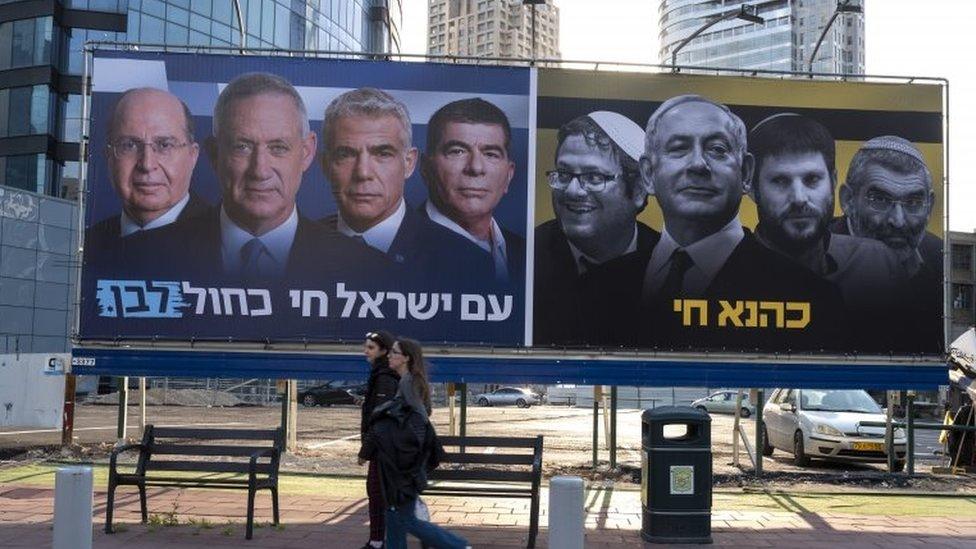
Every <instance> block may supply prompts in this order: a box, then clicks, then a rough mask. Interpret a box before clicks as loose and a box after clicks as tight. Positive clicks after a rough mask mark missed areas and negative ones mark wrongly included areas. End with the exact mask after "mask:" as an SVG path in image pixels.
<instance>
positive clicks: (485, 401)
mask: <svg viewBox="0 0 976 549" xmlns="http://www.w3.org/2000/svg"><path fill="white" fill-rule="evenodd" d="M478 406H491V403H490V402H488V399H487V398H485V397H481V398H479V399H478Z"/></svg>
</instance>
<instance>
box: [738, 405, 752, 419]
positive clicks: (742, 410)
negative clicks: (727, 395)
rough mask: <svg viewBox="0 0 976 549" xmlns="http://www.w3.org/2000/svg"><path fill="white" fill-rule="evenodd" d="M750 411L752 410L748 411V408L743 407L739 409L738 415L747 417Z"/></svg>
mask: <svg viewBox="0 0 976 549" xmlns="http://www.w3.org/2000/svg"><path fill="white" fill-rule="evenodd" d="M751 413H752V412H750V411H749V408H746V407H743V408H742V409H741V410H739V417H749V415H750V414H751Z"/></svg>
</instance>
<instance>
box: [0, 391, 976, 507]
mask: <svg viewBox="0 0 976 549" xmlns="http://www.w3.org/2000/svg"><path fill="white" fill-rule="evenodd" d="M116 410H117V408H116V407H115V406H96V405H80V406H79V407H78V408H77V413H76V422H75V436H76V442H77V443H78V446H77V447H76V448H74V449H73V450H72V451H70V452H62V451H59V450H57V449H56V445H57V444H58V442H59V441H60V433H57V432H38V431H35V430H19V431H15V430H11V429H6V430H0V458H2V459H13V460H17V461H22V460H24V459H45V458H47V459H50V458H54V459H57V458H58V457H65V458H89V459H96V460H100V459H103V458H105V456H107V453H108V452H109V451H110V449H111V445H112V444H113V443H114V442H115V429H116V427H115V425H116ZM129 414H130V417H129V425H130V428H129V431H128V434H129V437H130V438H138V436H139V433H138V408H137V407H135V406H132V407H130V409H129ZM640 414H641V411H640V410H620V411H619V413H618V427H617V430H618V450H617V461H618V465H619V468H618V470H617V471H609V470H608V469H609V468H608V467H607V464H606V462H607V461H608V460H609V452H608V450H607V449H606V446H605V442H606V439H605V438H604V423H603V419H602V417H601V421H600V437H601V438H600V442H601V448H600V461H601V464H602V465H601V466H600V467H598V468H597V470H596V471H594V470H593V469H592V467H591V459H592V449H591V440H592V438H591V437H592V421H593V416H592V411H591V410H588V409H582V408H570V407H564V406H535V407H532V408H528V409H519V408H515V407H492V408H481V407H470V408H469V409H468V420H467V433H468V434H469V435H484V436H534V435H536V434H541V435H543V436H545V453H544V462H545V469H546V476H551V475H553V474H562V473H568V474H578V475H582V476H586V477H589V478H592V479H602V478H607V479H611V478H612V479H616V480H620V481H624V482H633V481H634V480H637V479H639V471H640V433H641V421H640ZM433 420H434V423H435V426H436V427H437V429H438V432H439V433H442V434H447V433H448V432H449V429H448V411H447V408H445V407H439V408H436V409H435V411H434V415H433ZM743 421H744V422H745V428H746V430H747V432H748V433H749V434H750V438H752V434H753V433H754V432H755V423H754V421H753V420H752V419H746V420H743ZM279 422H280V409H279V408H277V407H233V408H221V407H212V408H201V407H180V406H150V407H149V408H148V412H147V423H152V424H157V425H186V426H189V425H196V426H212V427H218V426H225V427H234V426H240V427H243V426H248V427H254V426H267V427H274V426H277V425H278V424H279ZM732 422H733V420H732V417H731V416H723V415H713V416H712V452H713V456H714V461H713V470H714V473H715V477H716V483H717V485H719V486H722V485H726V486H752V485H756V486H759V485H760V483H757V482H756V481H755V480H754V477H753V476H752V475H751V469H752V467H751V464H750V462H749V458H748V456H746V455H745V454H744V453H742V454H740V461H741V463H742V465H743V468H741V469H740V468H739V467H735V466H734V465H733V464H732ZM921 433H922V432H920V436H921V438H920V440H919V441H918V444H917V445H916V452H917V454H918V456H919V457H918V462H917V463H918V465H917V467H916V468H917V471H918V472H929V471H930V469H931V467H932V465H939V464H940V462H941V460H940V459H939V457H938V456H935V455H933V454H932V450H933V449H934V448H935V447H937V446H938V444H937V442H935V441H934V440H933V436H934V435H922V434H921ZM926 436H927V437H928V438H926ZM298 443H299V449H298V451H297V452H295V453H293V454H289V455H288V456H287V457H286V458H285V459H284V461H283V468H284V469H286V470H290V471H306V472H318V473H327V474H353V475H361V474H363V469H362V468H361V467H359V466H357V465H356V452H357V450H358V448H359V409H358V408H356V407H354V406H334V407H330V408H319V407H316V408H303V407H300V408H299V413H298ZM23 448H35V449H34V450H33V451H31V452H29V453H27V454H24V453H23V452H22V451H21V450H20V449H23ZM764 468H765V471H766V473H767V474H766V475H765V481H764V483H762V484H761V485H762V486H763V487H765V488H777V487H778V488H791V489H795V488H796V487H797V485H802V486H806V487H809V488H811V489H817V488H818V487H819V488H828V489H837V488H838V487H846V488H850V489H858V488H864V487H874V488H877V487H888V486H890V487H900V488H909V489H915V490H938V491H956V490H958V489H968V490H972V489H973V488H976V481H974V480H972V479H970V478H968V477H945V476H940V475H923V476H919V477H916V478H914V479H909V478H907V477H906V476H905V475H888V474H886V473H885V472H884V470H883V467H881V466H878V465H852V464H830V463H825V462H814V465H813V466H811V467H808V468H803V469H798V468H796V467H794V466H793V465H792V462H791V459H790V456H789V455H787V454H784V453H782V452H780V451H777V452H776V453H775V454H774V456H773V457H772V458H766V459H765V460H764Z"/></svg>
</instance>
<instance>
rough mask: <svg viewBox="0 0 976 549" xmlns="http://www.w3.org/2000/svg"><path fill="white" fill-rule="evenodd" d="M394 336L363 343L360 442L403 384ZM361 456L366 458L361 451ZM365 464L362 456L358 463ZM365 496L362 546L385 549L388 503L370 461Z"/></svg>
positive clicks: (372, 336) (369, 337) (371, 336)
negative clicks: (393, 359) (392, 356)
mask: <svg viewBox="0 0 976 549" xmlns="http://www.w3.org/2000/svg"><path fill="white" fill-rule="evenodd" d="M393 343H394V339H393V334H391V333H389V332H385V331H383V330H380V331H376V332H369V333H368V334H366V342H365V343H364V344H363V354H365V355H366V360H367V361H369V364H370V371H369V381H368V382H367V385H366V394H365V395H364V397H363V412H362V418H361V419H360V424H359V432H360V440H361V441H365V440H366V433H367V432H368V431H369V418H370V416H372V415H373V411H374V410H375V409H376V407H377V406H379V405H381V404H383V403H384V402H387V401H390V400H393V397H394V396H396V392H397V386H398V384H399V383H400V376H398V375H397V373H396V372H395V371H393V370H392V369H391V368H390V362H389V352H390V349H391V348H392V347H393ZM360 455H361V456H362V455H364V453H363V451H362V450H361V449H360ZM363 463H366V460H365V459H363V458H362V457H360V458H359V464H360V465H362V464H363ZM366 495H367V496H368V497H369V541H368V542H367V543H366V544H365V545H363V547H362V549H379V548H380V547H383V540H384V538H385V536H386V521H385V520H384V519H385V518H386V504H385V502H384V501H383V487H382V485H381V481H380V473H379V468H378V467H377V464H376V461H375V460H373V459H370V460H369V468H368V469H367V470H366Z"/></svg>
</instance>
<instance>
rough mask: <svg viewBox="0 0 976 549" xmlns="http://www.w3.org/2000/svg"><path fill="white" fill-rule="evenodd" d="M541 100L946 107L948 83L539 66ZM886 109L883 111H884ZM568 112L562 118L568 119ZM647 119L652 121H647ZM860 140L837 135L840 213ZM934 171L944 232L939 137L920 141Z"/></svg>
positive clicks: (545, 160)
mask: <svg viewBox="0 0 976 549" xmlns="http://www.w3.org/2000/svg"><path fill="white" fill-rule="evenodd" d="M538 82H539V84H538V90H539V92H538V93H539V97H540V99H539V101H540V102H543V101H545V96H551V97H582V98H590V99H627V100H643V101H664V100H666V99H668V98H670V97H674V96H675V95H682V94H686V93H696V94H700V95H704V96H706V97H708V98H710V99H713V100H715V101H718V102H720V103H725V104H728V105H732V106H733V111H734V106H735V105H760V106H768V107H782V109H783V110H784V111H788V110H790V109H796V108H827V109H829V108H836V109H864V110H888V111H921V112H934V113H941V112H942V87H941V86H938V85H931V84H878V83H863V82H817V81H801V80H779V79H768V78H744V77H726V76H687V75H671V74H633V73H611V72H604V71H575V70H567V69H539V80H538ZM882 116H883V115H882ZM568 121H569V119H568V118H567V120H564V121H562V122H563V123H565V122H568ZM642 122H646V121H642ZM556 134H557V130H555V129H543V128H539V129H538V130H537V136H536V163H535V166H536V174H535V175H536V177H535V181H536V186H535V210H536V211H535V223H536V225H541V224H542V223H544V222H546V221H549V220H550V219H553V218H554V217H555V215H554V214H553V210H552V195H551V192H550V189H549V185H548V183H547V182H546V178H545V172H546V171H548V170H551V169H553V163H554V162H553V160H554V158H555V148H556ZM861 144H862V142H860V141H841V140H838V141H837V142H836V146H837V185H836V187H835V189H834V195H835V202H834V213H835V215H841V214H842V212H841V208H840V198H839V196H838V189H839V188H840V185H841V184H843V182H844V179H845V177H846V176H847V168H848V166H849V165H850V161H851V158H852V157H853V156H854V153H855V152H857V149H858V148H859V147H860V146H861ZM914 144H915V146H916V147H918V149H919V151H921V153H922V155H923V157H924V158H925V163H926V164H927V165H928V167H929V170H930V171H931V172H932V186H933V189H934V191H935V197H936V199H935V206H934V208H933V209H932V215H931V216H930V217H929V222H928V230H929V231H930V232H932V233H933V234H935V235H938V236H942V233H943V231H942V217H943V211H944V208H945V201H944V193H943V185H942V182H943V174H944V166H943V146H942V144H941V143H918V142H916V143H914ZM739 218H740V219H741V221H742V224H743V225H745V226H746V227H749V228H754V227H755V225H756V206H755V204H754V203H753V202H752V199H751V198H748V197H744V198H743V200H742V207H741V209H740V212H739ZM638 219H640V220H641V221H643V222H644V223H645V224H647V225H649V226H650V227H652V228H654V229H657V230H660V229H661V226H662V224H663V220H662V216H661V210H660V208H658V205H657V202H656V201H655V200H654V199H653V197H651V199H650V200H648V203H647V208H646V209H645V210H644V212H643V213H642V214H641V215H640V217H639V218H638Z"/></svg>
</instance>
